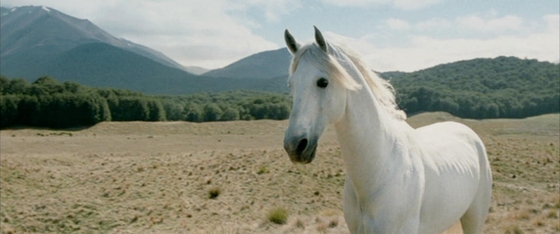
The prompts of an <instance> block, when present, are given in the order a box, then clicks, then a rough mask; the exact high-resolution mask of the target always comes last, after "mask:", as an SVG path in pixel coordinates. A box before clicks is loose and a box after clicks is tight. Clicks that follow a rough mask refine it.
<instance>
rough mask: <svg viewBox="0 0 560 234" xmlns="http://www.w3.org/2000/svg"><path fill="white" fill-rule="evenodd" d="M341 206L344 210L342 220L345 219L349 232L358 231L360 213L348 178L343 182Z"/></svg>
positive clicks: (356, 198)
mask: <svg viewBox="0 0 560 234" xmlns="http://www.w3.org/2000/svg"><path fill="white" fill-rule="evenodd" d="M342 208H343V210H344V220H346V225H348V229H349V230H350V233H359V229H360V226H361V222H362V214H361V210H360V204H359V202H358V197H357V196H356V193H355V192H354V187H353V185H352V181H351V180H349V179H348V178H346V183H344V196H343V203H342Z"/></svg>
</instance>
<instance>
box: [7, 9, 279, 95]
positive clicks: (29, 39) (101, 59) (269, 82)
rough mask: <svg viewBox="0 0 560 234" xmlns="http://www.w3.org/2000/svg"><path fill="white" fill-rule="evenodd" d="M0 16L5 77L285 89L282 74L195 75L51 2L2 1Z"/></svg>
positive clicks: (170, 90) (153, 86)
mask: <svg viewBox="0 0 560 234" xmlns="http://www.w3.org/2000/svg"><path fill="white" fill-rule="evenodd" d="M1 17H2V18H1V32H2V33H1V35H0V37H1V38H0V56H1V57H0V71H1V73H2V75H3V76H6V77H10V78H18V77H23V78H26V79H27V80H29V81H34V80H35V79H36V78H38V77H41V76H46V75H48V76H51V77H54V78H55V79H57V80H60V81H74V82H78V83H80V84H84V85H89V86H94V87H111V88H120V89H129V90H134V91H140V92H144V93H149V94H185V93H194V92H221V91H229V90H240V89H245V90H265V91H277V92H278V91H279V92H286V91H287V89H286V87H285V86H286V85H285V82H284V81H282V80H281V79H261V78H259V79H256V78H243V79H240V78H235V77H233V78H230V77H228V78H221V77H220V78H216V77H205V76H198V75H195V74H194V73H203V72H204V69H203V68H199V67H189V68H185V67H183V66H181V65H179V64H178V63H176V62H174V61H173V60H171V59H169V58H168V57H166V56H165V55H163V54H162V53H160V52H158V51H155V50H153V49H150V48H148V47H145V46H142V45H138V44H135V43H133V42H130V41H127V40H125V39H119V38H116V37H114V36H112V35H111V34H109V33H107V32H106V31H104V30H102V29H100V28H99V27H97V26H96V25H94V24H93V23H91V22H90V21H88V20H82V19H77V18H75V17H72V16H69V15H66V14H64V13H61V12H59V11H57V10H55V9H52V8H48V7H36V6H25V7H16V8H3V7H2V8H1ZM185 70H192V71H194V72H193V73H189V72H187V71H185ZM276 85H278V86H279V87H280V88H277V87H276Z"/></svg>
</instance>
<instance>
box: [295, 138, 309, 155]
mask: <svg viewBox="0 0 560 234" xmlns="http://www.w3.org/2000/svg"><path fill="white" fill-rule="evenodd" d="M305 148H307V139H306V138H303V139H301V140H300V141H299V142H298V145H297V148H296V152H297V154H299V155H301V154H302V153H303V151H304V150H305Z"/></svg>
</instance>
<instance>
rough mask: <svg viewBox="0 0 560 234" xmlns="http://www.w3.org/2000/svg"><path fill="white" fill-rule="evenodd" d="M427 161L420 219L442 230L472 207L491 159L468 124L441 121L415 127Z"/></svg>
mask: <svg viewBox="0 0 560 234" xmlns="http://www.w3.org/2000/svg"><path fill="white" fill-rule="evenodd" d="M415 135H416V143H417V144H418V147H419V148H420V149H421V152H422V153H421V155H420V157H421V158H422V161H423V162H424V165H423V166H424V173H425V178H426V179H425V186H424V188H425V190H424V197H423V205H422V212H421V216H422V217H421V219H423V221H424V222H423V223H431V224H434V223H436V224H438V225H441V226H439V227H438V226H433V225H432V226H429V227H428V226H424V227H421V229H424V230H425V231H426V232H428V233H429V232H432V231H433V232H442V231H443V230H445V229H447V228H449V227H451V225H453V224H454V223H455V222H456V221H457V220H458V219H459V218H461V217H462V215H463V214H464V213H465V212H466V211H467V210H468V209H469V208H470V206H471V203H472V202H473V200H474V199H475V197H476V196H477V193H478V191H479V188H480V187H487V184H488V182H489V183H490V184H491V176H490V181H488V178H487V174H488V172H489V166H488V159H487V156H486V150H485V148H484V144H483V143H482V140H481V139H480V138H479V137H478V135H477V134H476V133H475V132H474V131H473V130H472V129H470V128H469V127H467V126H465V125H463V124H460V123H456V122H442V123H436V124H432V125H428V126H424V127H421V128H418V129H416V134H415Z"/></svg>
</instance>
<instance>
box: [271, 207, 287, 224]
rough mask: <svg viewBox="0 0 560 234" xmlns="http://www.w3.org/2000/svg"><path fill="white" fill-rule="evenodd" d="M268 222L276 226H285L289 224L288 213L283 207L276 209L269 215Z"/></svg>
mask: <svg viewBox="0 0 560 234" xmlns="http://www.w3.org/2000/svg"><path fill="white" fill-rule="evenodd" d="M268 221H270V222H273V223H275V224H285V223H287V222H288V211H287V210H286V209H284V208H282V207H278V208H275V209H273V210H271V211H270V213H268Z"/></svg>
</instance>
